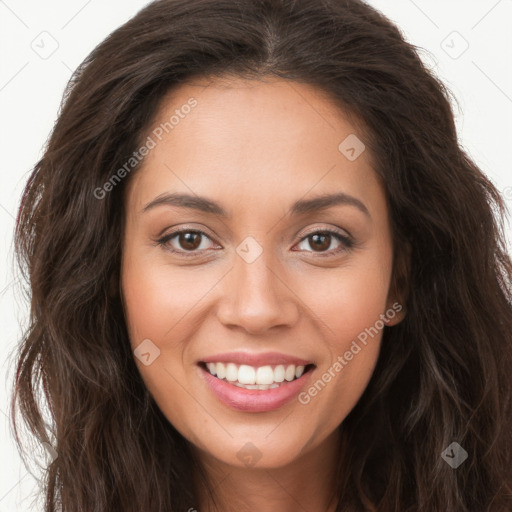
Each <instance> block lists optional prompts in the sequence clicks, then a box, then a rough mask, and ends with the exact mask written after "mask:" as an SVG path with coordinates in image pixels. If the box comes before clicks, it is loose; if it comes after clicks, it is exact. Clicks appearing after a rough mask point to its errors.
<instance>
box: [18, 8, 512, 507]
mask: <svg viewBox="0 0 512 512" xmlns="http://www.w3.org/2000/svg"><path fill="white" fill-rule="evenodd" d="M503 210H504V206H503V202H502V199H501V197H500V195H499V193H498V192H497V190H496V189H495V188H494V186H493V185H492V184H491V183H490V182H489V180H488V179H487V178H486V177H485V176H484V175H483V174H482V172H481V171H480V170H479V169H478V168H477V166H476V165H475V164H474V163H473V162H472V161H471V160H470V158H469V157H468V156H467V155H466V154H465V152H464V151H463V150H462V149H461V147H460V146H459V144H458V141H457V135H456V131H455V126H454V122H453V115H452V111H451V108H450V104H449V98H448V92H447V91H446V89H445V88H444V87H443V85H442V84H441V83H439V82H438V81H437V80H436V79H435V78H434V77H433V76H432V75H431V74H430V73H429V72H428V71H427V69H426V68H425V67H424V66H423V64H422V62H421V61H420V59H419V57H418V56H417V54H416V52H415V50H414V48H413V47H412V46H411V45H409V44H408V43H406V42H405V41H404V40H403V38H402V36H401V35H400V33H399V31H398V29H397V28H396V27H395V26H394V25H393V24H392V23H390V21H389V20H387V19H386V18H385V17H384V16H382V15H381V14H379V13H378V12H377V11H375V10H373V9H372V8H370V7H369V6H367V5H366V4H364V3H362V2H360V1H358V0H344V1H340V0H329V1H314V2H311V1H305V0H302V1H295V2H292V1H288V0H272V1H270V0H258V1H254V0H251V1H249V0H244V1H237V2H234V1H233V0H221V1H216V2H209V1H206V0H187V1H185V0H181V1H180V0H159V1H156V2H153V3H151V4H149V5H148V6H147V7H146V8H145V9H143V10H142V11H140V12H139V13H138V14H137V15H136V16H135V17H134V18H133V19H132V20H130V21H129V22H128V23H126V24H125V25H123V26H122V27H121V28H119V29H118V30H116V31H115V32H113V33H112V34H111V35H110V36H109V37H108V38H107V39H106V40H105V41H104V42H103V43H102V44H101V45H99V46H98V47H97V48H96V49H95V50H94V51H93V52H92V53H91V55H90V56H89V57H88V58H87V59H86V61H85V62H84V63H83V64H82V65H81V66H80V68H79V69H78V70H77V72H76V73H75V75H74V77H73V79H72V81H71V83H70V85H69V88H68V90H67V92H66V94H65V101H64V103H63V107H62V110H61V112H60V115H59V119H58V121H57V123H56V126H55V128H54V131H53V133H52V136H51V139H50V141H49V144H48V147H47V149H46V152H45V154H44V156H43V158H42V159H41V160H40V161H39V162H38V164H37V165H36V166H35V169H34V171H33V174H32V176H31V178H30V180H29V182H28V184H27V187H26V190H25V193H24V196H23V200H22V204H21V207H20V212H19V217H18V222H17V229H16V241H17V244H16V248H17V253H18V257H19V260H20V264H21V267H22V269H24V270H25V271H26V272H27V273H28V278H29V280H30V287H31V293H32V303H31V326H30V328H29V329H28V331H27V332H26V334H25V337H24V339H23V343H22V344H21V346H20V352H19V363H18V371H17V375H16V391H15V395H14V397H13V408H14V406H15V405H16V404H18V406H19V407H20V410H21V412H22V414H23V416H24V419H25V421H26V422H27V424H28V425H29V427H30V428H31V430H32V432H33V434H34V435H35V436H36V437H37V439H38V440H40V441H41V442H45V443H48V444H51V445H52V446H53V447H54V449H55V450H56V452H57V454H58V456H57V457H56V458H54V460H53V461H52V463H51V464H50V465H49V467H48V471H47V479H46V510H47V511H54V510H63V511H65V512H72V511H85V510H88V511H89V510H95V511H96V510H97V511H107V510H108V511H112V510H119V511H121V510H122V511H132V510H133V511H141V510H144V511H147V512H150V511H182V510H189V511H192V510H196V509H197V510H201V512H203V511H208V512H209V511H214V510H218V511H232V510H261V511H266V510H269V511H288V510H315V511H329V512H332V511H341V510H354V511H356V510H357V511H359V510H365V511H366V510H379V511H400V512H403V511H439V510H443V511H444V510H450V511H475V510H478V511H502V510H510V509H511V494H512V486H511V480H512V475H511V461H512V456H511V444H512V437H511V430H510V428H511V427H510V425H512V412H511V407H510V405H511V390H512V389H511V388H512V383H511V381H510V372H511V370H512V335H511V332H512V330H511V328H512V309H511V300H510V299H511V295H510V292H511V286H510V285H511V281H510V279H511V274H512V266H511V261H510V258H509V256H508V255H507V252H506V248H505V246H504V238H503V231H502V216H503ZM34 375H35V376H36V377H38V378H39V383H40V385H41V386H42V388H43V390H44V393H45V396H46V399H47V401H48V403H49V405H50V410H51V412H52V422H53V423H52V425H45V423H44V421H43V419H42V415H41V413H40V404H39V403H38V401H37V395H36V390H35V389H34V388H33V387H32V384H31V383H32V381H33V379H34ZM18 442H19V441H18ZM20 445H21V443H20Z"/></svg>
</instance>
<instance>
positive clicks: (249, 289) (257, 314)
mask: <svg viewBox="0 0 512 512" xmlns="http://www.w3.org/2000/svg"><path fill="white" fill-rule="evenodd" d="M236 253H237V254H235V258H234V262H233V269H232V270H231V272H229V274H228V276H226V277H227V278H228V285H227V286H226V288H225V296H224V297H223V300H222V307H221V308H219V313H218V314H219V319H220V321H221V322H222V323H224V324H225V325H238V326H240V327H243V328H244V329H245V330H247V331H249V332H252V333H257V332H262V331H265V330H267V329H269V328H271V327H274V326H277V325H288V326H289V325H291V324H293V323H294V322H295V321H296V320H297V318H298V311H297V305H296V303H295V301H294V299H293V293H291V292H290V290H289V288H288V287H287V286H286V285H285V279H284V277H285V276H284V275H280V274H282V271H281V270H280V269H281V266H280V265H279V264H277V260H276V258H275V257H274V253H273V252H272V250H271V249H268V248H267V249H265V250H263V247H262V246H261V245H260V244H259V243H258V242H257V241H256V240H255V239H254V238H252V237H247V238H246V239H245V240H244V241H243V242H242V243H241V244H240V245H239V246H238V247H237V249H236Z"/></svg>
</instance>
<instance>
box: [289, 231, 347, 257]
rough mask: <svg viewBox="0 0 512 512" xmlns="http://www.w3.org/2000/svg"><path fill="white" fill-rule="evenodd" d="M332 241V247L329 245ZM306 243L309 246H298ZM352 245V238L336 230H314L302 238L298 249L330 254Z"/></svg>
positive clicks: (344, 249) (322, 254)
mask: <svg viewBox="0 0 512 512" xmlns="http://www.w3.org/2000/svg"><path fill="white" fill-rule="evenodd" d="M333 242H334V244H335V245H334V247H331V246H332V244H333ZM301 244H302V245H305V244H307V246H308V247H309V249H308V247H302V248H300V246H301ZM353 245H354V242H353V240H352V239H351V238H350V237H349V236H348V235H345V234H342V233H338V232H337V231H331V230H323V231H315V232H314V233H310V234H309V235H306V236H305V237H303V238H302V240H301V241H300V243H299V244H298V246H299V249H300V250H302V251H305V252H311V253H318V255H319V256H324V255H325V256H330V255H334V254H337V253H339V252H343V251H348V250H349V249H350V248H352V247H353Z"/></svg>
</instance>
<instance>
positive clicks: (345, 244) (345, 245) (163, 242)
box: [156, 228, 355, 258]
mask: <svg viewBox="0 0 512 512" xmlns="http://www.w3.org/2000/svg"><path fill="white" fill-rule="evenodd" d="M182 233H195V234H198V235H202V236H205V237H206V238H210V237H209V236H208V235H207V234H206V233H205V232H204V231H201V230H198V229H187V228H185V229H180V230H176V231H173V232H171V233H168V234H167V235H165V236H163V237H162V238H160V239H158V240H156V243H157V244H158V245H159V246H161V247H162V248H164V249H165V250H168V251H170V252H172V253H175V254H179V255H180V256H183V257H185V258H192V257H197V256H198V254H199V253H200V252H201V251H197V250H194V251H182V250H179V251H178V250H176V249H173V248H171V247H170V246H169V245H168V243H169V242H170V241H171V240H172V239H173V238H175V237H176V236H178V235H180V234H182ZM318 234H322V235H332V236H334V237H335V238H336V239H337V240H338V241H339V242H340V243H341V246H340V247H338V248H337V249H331V250H330V251H324V252H319V253H316V255H317V257H320V258H322V257H329V256H333V255H335V254H338V253H340V252H344V251H345V252H348V251H349V250H350V249H352V248H353V247H354V246H355V241H354V240H353V239H352V238H351V237H350V236H347V235H344V234H341V233H339V232H338V231H334V230H331V229H319V230H316V231H312V232H311V233H307V234H306V235H305V236H303V237H302V238H301V239H300V240H299V242H298V243H299V244H300V243H301V242H303V241H304V240H307V239H308V238H309V237H311V236H313V235H318ZM299 252H303V251H299ZM305 252H313V253H315V251H305Z"/></svg>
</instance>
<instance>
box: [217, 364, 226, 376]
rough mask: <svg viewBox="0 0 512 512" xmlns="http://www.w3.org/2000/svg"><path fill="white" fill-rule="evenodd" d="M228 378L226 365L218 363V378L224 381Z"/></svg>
mask: <svg viewBox="0 0 512 512" xmlns="http://www.w3.org/2000/svg"><path fill="white" fill-rule="evenodd" d="M225 376H226V367H225V366H224V363H217V377H218V378H219V379H223V378H224V377H225Z"/></svg>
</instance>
